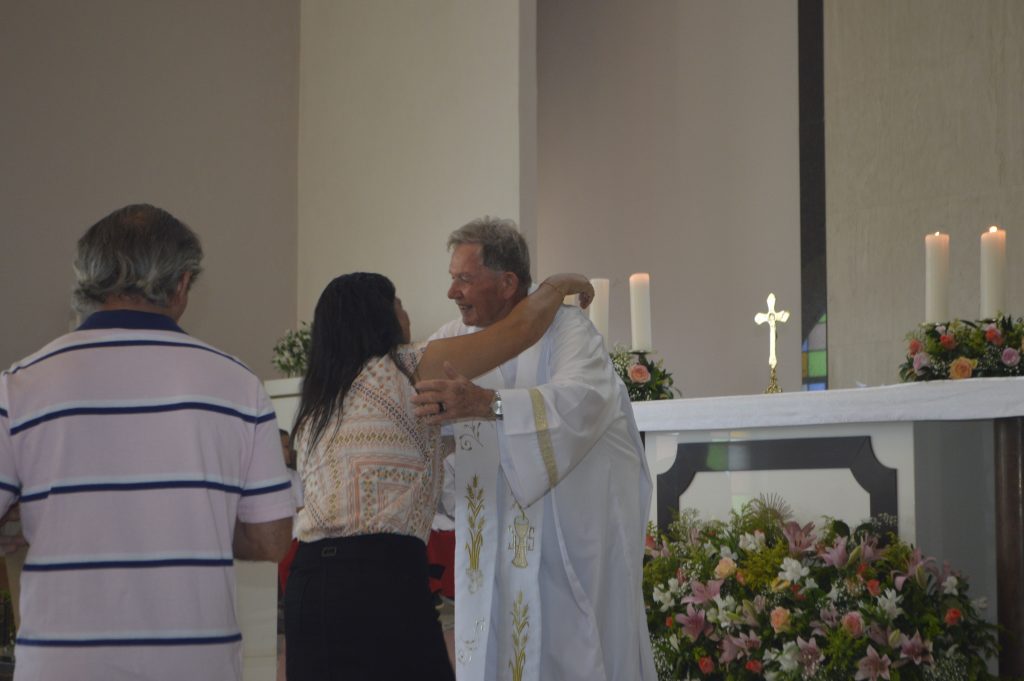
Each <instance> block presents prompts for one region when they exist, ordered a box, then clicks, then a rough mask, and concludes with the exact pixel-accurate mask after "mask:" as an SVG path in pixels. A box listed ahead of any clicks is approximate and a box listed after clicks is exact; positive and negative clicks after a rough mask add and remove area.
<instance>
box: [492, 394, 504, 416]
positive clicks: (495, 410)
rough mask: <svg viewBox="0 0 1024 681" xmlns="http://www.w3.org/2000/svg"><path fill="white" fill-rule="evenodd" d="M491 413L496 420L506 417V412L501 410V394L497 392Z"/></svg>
mask: <svg viewBox="0 0 1024 681" xmlns="http://www.w3.org/2000/svg"><path fill="white" fill-rule="evenodd" d="M491 413H492V414H494V418H496V419H500V418H501V417H502V416H504V412H503V411H502V410H501V393H499V392H498V391H497V390H495V391H494V399H492V400H491Z"/></svg>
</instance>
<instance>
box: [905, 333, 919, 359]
mask: <svg viewBox="0 0 1024 681" xmlns="http://www.w3.org/2000/svg"><path fill="white" fill-rule="evenodd" d="M919 352H921V341H919V340H917V339H916V338H911V339H910V346H909V347H908V348H907V356H908V357H912V356H914V355H916V354H917V353H919Z"/></svg>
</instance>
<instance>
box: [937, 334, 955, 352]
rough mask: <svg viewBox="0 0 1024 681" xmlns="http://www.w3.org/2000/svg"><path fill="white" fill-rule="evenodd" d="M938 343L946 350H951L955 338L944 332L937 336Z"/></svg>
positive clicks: (953, 346)
mask: <svg viewBox="0 0 1024 681" xmlns="http://www.w3.org/2000/svg"><path fill="white" fill-rule="evenodd" d="M939 345H941V346H942V347H944V348H946V349H947V350H952V349H953V348H955V347H956V338H954V337H953V334H951V333H944V334H942V335H941V336H939Z"/></svg>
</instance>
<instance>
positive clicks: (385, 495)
mask: <svg viewBox="0 0 1024 681" xmlns="http://www.w3.org/2000/svg"><path fill="white" fill-rule="evenodd" d="M574 293H579V294H580V296H581V303H582V304H583V305H584V307H585V306H586V304H588V303H589V300H590V298H592V296H593V289H592V288H591V286H590V284H589V283H588V282H587V280H586V279H585V278H584V277H582V276H580V275H568V274H564V275H556V276H553V277H549V278H548V279H547V280H545V281H544V282H543V283H542V284H541V285H540V286H538V287H537V289H536V290H535V291H534V292H533V293H532V294H530V295H529V296H527V297H526V298H524V299H523V300H522V301H520V302H519V303H518V304H517V305H516V307H515V308H514V309H513V310H512V312H511V313H509V315H508V316H507V317H505V318H504V319H502V320H501V321H499V322H496V323H494V324H492V325H491V326H488V327H487V328H485V329H484V330H482V331H480V332H478V333H475V334H471V335H467V336H459V337H456V338H447V339H442V340H436V341H432V342H429V343H422V344H416V345H411V344H410V343H409V337H410V336H409V315H408V314H407V313H406V312H405V310H404V309H403V308H402V302H401V300H400V299H399V298H397V297H396V296H395V287H394V285H393V284H392V283H391V282H390V281H389V280H388V279H387V278H386V277H383V276H381V275H379V274H368V273H363V272H357V273H354V274H346V275H343V276H340V277H338V278H336V279H334V280H333V281H332V282H331V283H330V284H328V286H327V288H326V289H324V292H323V293H322V294H321V296H320V300H319V302H318V303H317V306H316V312H315V315H314V318H313V327H312V343H311V347H310V357H309V369H308V371H307V372H306V376H305V380H304V382H303V386H302V398H301V403H300V405H299V410H298V414H297V416H296V422H295V426H294V428H293V431H292V432H293V438H294V441H295V443H296V449H297V451H298V452H299V464H298V467H299V473H300V475H301V477H302V481H303V485H304V487H305V490H304V491H305V507H304V508H303V509H302V510H301V511H300V513H299V516H298V521H297V532H298V537H299V541H300V543H299V549H298V552H297V554H296V556H295V560H294V562H293V563H292V571H291V575H290V576H289V579H288V590H287V593H286V597H285V636H286V648H287V650H288V656H287V672H288V679H289V681H330V680H332V679H338V680H344V681H357V680H363V679H382V680H383V679H418V680H432V679H444V680H453V679H454V678H455V676H454V673H453V672H452V668H451V664H450V663H449V661H448V653H447V650H446V648H445V644H444V640H443V636H442V633H441V627H440V624H439V622H438V619H437V612H436V610H435V608H434V604H433V600H432V597H431V594H430V590H429V587H428V584H427V559H426V539H427V537H428V535H429V533H430V524H431V520H432V519H433V516H434V511H435V509H436V508H437V503H438V499H439V497H440V494H441V488H442V485H443V483H444V472H443V459H444V452H442V451H441V437H440V430H439V428H438V427H437V426H432V425H428V424H426V423H425V422H423V421H422V420H420V419H417V418H416V416H415V415H414V413H413V411H414V405H413V404H412V402H411V401H410V400H411V397H412V395H413V394H414V392H415V391H414V390H413V384H414V383H415V382H416V380H420V379H430V378H442V377H443V376H444V373H443V372H444V366H445V365H446V364H450V365H451V367H452V368H454V369H455V370H456V371H458V372H459V373H461V374H463V375H465V376H468V377H474V376H478V375H480V374H482V373H485V372H486V371H489V370H491V369H493V368H494V367H496V366H498V365H500V364H502V363H503V362H505V361H507V360H509V359H511V358H512V357H515V356H516V355H518V354H519V353H521V352H522V351H523V350H525V349H526V348H528V347H530V346H531V345H533V344H534V343H536V342H537V341H538V340H539V339H540V337H541V336H542V335H543V333H544V331H545V330H546V329H547V327H548V325H550V323H551V321H552V319H553V318H554V316H555V312H556V311H557V309H558V306H559V305H560V304H561V302H562V299H563V298H564V297H565V296H566V295H571V294H574Z"/></svg>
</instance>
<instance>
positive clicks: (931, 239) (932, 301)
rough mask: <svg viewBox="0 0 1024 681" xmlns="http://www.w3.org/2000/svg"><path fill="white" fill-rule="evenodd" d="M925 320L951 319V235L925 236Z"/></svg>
mask: <svg viewBox="0 0 1024 681" xmlns="http://www.w3.org/2000/svg"><path fill="white" fill-rule="evenodd" d="M924 320H925V321H926V322H946V321H949V235H948V234H942V233H941V232H935V234H929V235H927V236H925V238H924Z"/></svg>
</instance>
